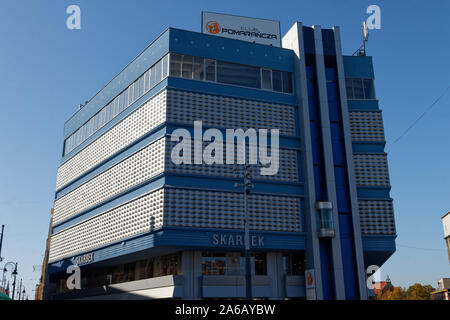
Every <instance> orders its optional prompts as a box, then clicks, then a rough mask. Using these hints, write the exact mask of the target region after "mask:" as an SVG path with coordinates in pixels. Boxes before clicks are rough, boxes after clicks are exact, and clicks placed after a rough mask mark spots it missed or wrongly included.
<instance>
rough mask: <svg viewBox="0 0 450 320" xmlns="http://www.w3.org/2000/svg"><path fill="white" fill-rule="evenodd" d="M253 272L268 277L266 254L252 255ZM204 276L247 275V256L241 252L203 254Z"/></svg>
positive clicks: (205, 252)
mask: <svg viewBox="0 0 450 320" xmlns="http://www.w3.org/2000/svg"><path fill="white" fill-rule="evenodd" d="M251 272H252V274H254V275H267V257H266V253H264V252H263V253H252V255H251ZM202 274H203V275H245V255H244V254H243V253H240V252H209V251H203V252H202Z"/></svg>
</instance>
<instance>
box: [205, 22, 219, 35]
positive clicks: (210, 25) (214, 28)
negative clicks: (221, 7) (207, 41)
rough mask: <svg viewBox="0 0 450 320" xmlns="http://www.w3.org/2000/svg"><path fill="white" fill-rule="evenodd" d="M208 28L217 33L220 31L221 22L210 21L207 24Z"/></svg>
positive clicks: (210, 31)
mask: <svg viewBox="0 0 450 320" xmlns="http://www.w3.org/2000/svg"><path fill="white" fill-rule="evenodd" d="M206 30H207V31H208V32H209V33H211V34H216V33H219V32H220V24H218V23H217V22H216V21H209V22H208V23H207V24H206Z"/></svg>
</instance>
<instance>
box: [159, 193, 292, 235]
mask: <svg viewBox="0 0 450 320" xmlns="http://www.w3.org/2000/svg"><path fill="white" fill-rule="evenodd" d="M164 199H165V208H164V225H165V226H173V227H192V228H221V229H242V228H243V221H244V220H243V219H244V208H243V205H244V204H243V195H242V193H233V192H220V191H206V190H188V189H173V188H170V189H166V191H165V194H164ZM249 213H250V228H251V229H252V230H270V231H288V232H294V231H297V232H300V231H301V218H300V199H298V198H294V197H285V196H272V195H250V197H249Z"/></svg>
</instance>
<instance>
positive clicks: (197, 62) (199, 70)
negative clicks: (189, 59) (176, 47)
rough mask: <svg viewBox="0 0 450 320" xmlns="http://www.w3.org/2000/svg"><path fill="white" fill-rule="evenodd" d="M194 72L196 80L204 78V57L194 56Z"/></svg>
mask: <svg viewBox="0 0 450 320" xmlns="http://www.w3.org/2000/svg"><path fill="white" fill-rule="evenodd" d="M193 73H194V79H195V80H203V58H200V57H194V64H193Z"/></svg>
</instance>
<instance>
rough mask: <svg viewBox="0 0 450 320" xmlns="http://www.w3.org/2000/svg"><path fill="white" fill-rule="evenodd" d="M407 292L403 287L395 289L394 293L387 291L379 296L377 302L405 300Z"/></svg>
mask: <svg viewBox="0 0 450 320" xmlns="http://www.w3.org/2000/svg"><path fill="white" fill-rule="evenodd" d="M405 299H406V291H405V289H403V288H402V287H394V289H393V290H392V291H385V292H384V293H382V294H381V295H379V296H377V300H405Z"/></svg>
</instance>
